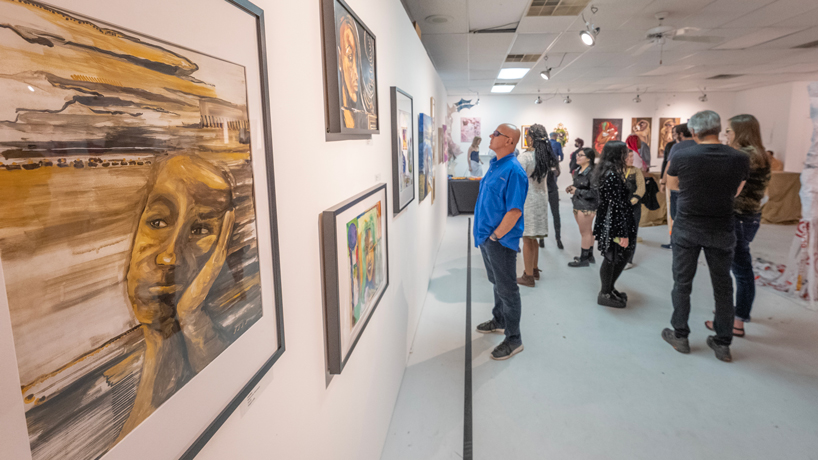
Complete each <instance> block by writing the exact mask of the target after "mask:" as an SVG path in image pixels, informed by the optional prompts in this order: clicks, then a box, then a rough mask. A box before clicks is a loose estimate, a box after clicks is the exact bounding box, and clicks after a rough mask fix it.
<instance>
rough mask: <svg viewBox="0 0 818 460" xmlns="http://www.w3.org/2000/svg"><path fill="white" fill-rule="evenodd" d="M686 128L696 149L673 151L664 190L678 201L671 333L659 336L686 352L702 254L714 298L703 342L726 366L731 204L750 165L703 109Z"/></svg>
mask: <svg viewBox="0 0 818 460" xmlns="http://www.w3.org/2000/svg"><path fill="white" fill-rule="evenodd" d="M688 128H689V129H690V131H691V133H692V134H693V139H694V140H695V141H696V143H697V145H695V146H693V147H689V148H686V149H684V150H681V151H678V152H674V154H673V158H672V159H671V161H670V164H669V165H668V169H667V186H668V188H669V189H670V190H679V198H678V204H677V210H676V221H675V223H674V225H673V234H672V236H671V238H672V243H673V281H674V285H673V292H672V293H671V298H672V300H673V317H672V318H671V320H670V323H671V325H672V326H673V329H665V330H664V331H662V338H663V339H665V341H667V342H668V343H670V344H671V345H673V348H675V349H676V350H677V351H679V352H682V353H690V344H689V343H688V340H687V336H688V335H689V334H690V328H689V327H688V325H687V320H688V318H689V316H690V292H691V291H692V289H693V277H694V276H695V274H696V266H697V264H698V260H699V253H700V252H701V251H702V250H704V255H705V258H706V259H707V266H708V268H709V269H710V278H711V281H712V283H713V295H714V297H715V300H716V315H715V318H714V321H713V325H714V326H713V328H714V330H715V331H716V335H715V336H710V337H708V338H707V345H708V346H710V348H712V349H713V350H714V351H715V352H716V357H717V358H718V359H720V360H722V361H727V362H729V361H732V356H731V355H730V343H731V341H732V339H733V318H734V315H735V312H734V308H733V280H732V278H730V265H731V264H732V262H733V251H734V249H735V246H736V236H735V232H734V229H733V200H734V199H735V197H736V196H738V194H739V193H741V189H742V188H743V187H744V183H745V181H746V180H747V177H748V175H749V172H750V161H749V158H748V157H747V155H745V154H743V153H741V152H739V151H738V150H735V149H733V148H731V147H728V146H726V145H722V144H721V143H720V142H719V133H720V132H721V119H720V118H719V115H718V114H717V113H715V112H713V111H710V110H705V111H703V112H699V113H697V114H695V115H693V117H692V118H691V119H690V121H689V122H688Z"/></svg>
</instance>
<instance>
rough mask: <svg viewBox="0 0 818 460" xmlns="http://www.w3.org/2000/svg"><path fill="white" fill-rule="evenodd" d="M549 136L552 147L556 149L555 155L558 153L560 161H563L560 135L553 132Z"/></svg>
mask: <svg viewBox="0 0 818 460" xmlns="http://www.w3.org/2000/svg"><path fill="white" fill-rule="evenodd" d="M548 136H549V137H550V138H551V140H550V142H551V149H552V150H553V151H554V155H556V156H557V160H559V162H560V163H562V160H563V154H562V144H560V141H558V140H557V139H559V135H558V134H557V133H551V134H549V135H548Z"/></svg>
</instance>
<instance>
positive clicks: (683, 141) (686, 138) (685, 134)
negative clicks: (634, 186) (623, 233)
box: [661, 123, 696, 249]
mask: <svg viewBox="0 0 818 460" xmlns="http://www.w3.org/2000/svg"><path fill="white" fill-rule="evenodd" d="M673 132H674V133H675V134H676V139H678V142H676V143H675V144H674V145H673V147H671V148H670V152H668V154H667V156H666V157H665V159H666V160H667V162H668V164H670V162H671V161H672V158H673V154H675V153H676V152H679V151H682V150H684V149H687V148H690V147H693V146H695V145H696V141H694V140H693V135H692V134H690V129H688V127H687V123H682V124H680V125H676V126H675V127H674V128H673ZM666 173H667V170H665V174H663V175H662V179H661V180H662V183H663V184H664V183H666V182H667V174H666ZM678 200H679V191H678V190H671V191H670V203H669V204H670V205H669V206H668V214H669V218H668V227H670V231H671V234H672V233H673V221H674V220H676V203H677V202H678ZM662 247H663V248H665V249H672V248H673V244H672V243H671V244H663V245H662Z"/></svg>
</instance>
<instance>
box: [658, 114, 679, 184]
mask: <svg viewBox="0 0 818 460" xmlns="http://www.w3.org/2000/svg"><path fill="white" fill-rule="evenodd" d="M677 126H679V125H676V126H674V127H673V131H672V132H671V133H672V136H673V140H672V141H670V142H668V143H667V144H665V150H664V151H663V152H662V156H663V158H662V172H661V173H660V174H659V177H664V176H665V169H667V159H668V157H669V156H670V149H672V148H673V146H674V145H676V143H677V142H679V131H678V130H677V129H676V127H677ZM662 185H664V184H662Z"/></svg>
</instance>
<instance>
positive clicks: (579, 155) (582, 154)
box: [577, 153, 586, 158]
mask: <svg viewBox="0 0 818 460" xmlns="http://www.w3.org/2000/svg"><path fill="white" fill-rule="evenodd" d="M579 157H586V155H585V154H584V153H578V154H577V158H579Z"/></svg>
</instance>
